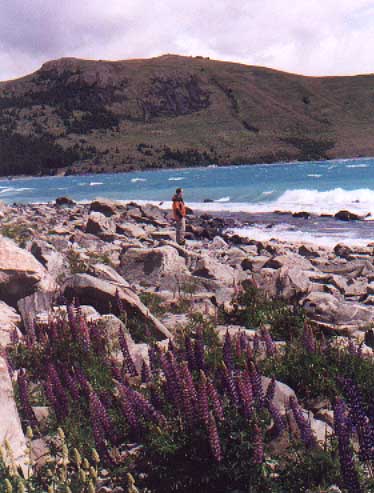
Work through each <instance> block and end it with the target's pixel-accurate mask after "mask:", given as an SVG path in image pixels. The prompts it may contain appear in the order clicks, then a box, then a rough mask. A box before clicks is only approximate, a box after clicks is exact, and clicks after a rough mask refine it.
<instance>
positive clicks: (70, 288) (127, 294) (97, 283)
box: [63, 274, 171, 337]
mask: <svg viewBox="0 0 374 493" xmlns="http://www.w3.org/2000/svg"><path fill="white" fill-rule="evenodd" d="M63 292H64V294H65V296H66V298H67V299H68V300H72V299H73V298H75V297H76V298H78V299H79V301H80V303H82V304H86V305H92V306H93V307H95V308H96V309H97V310H98V311H99V312H100V313H109V312H110V311H111V309H112V308H114V309H115V307H116V304H117V297H118V298H119V299H120V300H121V302H122V305H123V307H124V310H125V311H126V312H127V313H128V315H131V314H132V313H134V314H135V315H137V316H139V318H140V319H142V320H143V321H144V323H146V324H147V325H148V326H149V327H150V329H151V330H153V331H154V332H155V334H157V335H159V336H162V337H171V333H170V332H169V331H168V329H167V328H166V327H165V326H164V325H163V324H162V323H161V322H160V321H159V320H157V319H156V318H155V317H154V316H153V315H152V314H151V313H150V312H149V310H148V308H147V307H146V306H145V305H144V304H143V303H142V302H141V301H140V299H139V297H138V296H137V295H136V294H135V293H134V292H133V291H132V290H130V289H128V288H118V286H117V285H116V284H114V283H112V282H109V281H103V280H102V279H98V278H96V277H93V276H90V275H89V274H75V275H74V276H72V277H71V278H69V279H68V280H67V281H66V282H65V284H64V286H63ZM116 293H117V294H116Z"/></svg>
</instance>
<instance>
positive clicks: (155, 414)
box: [123, 386, 166, 425]
mask: <svg viewBox="0 0 374 493" xmlns="http://www.w3.org/2000/svg"><path fill="white" fill-rule="evenodd" d="M123 387H125V386H123ZM124 390H125V393H126V395H127V396H128V397H129V398H130V400H132V402H133V403H134V405H135V408H136V409H137V410H138V411H139V412H140V413H141V414H142V415H143V416H144V417H146V418H148V419H150V420H151V421H153V422H154V423H155V424H158V425H163V424H165V423H166V418H165V416H164V415H163V414H161V413H160V412H159V411H157V409H156V408H155V407H154V406H153V405H152V404H151V403H150V402H149V401H148V400H147V399H146V398H145V397H144V395H143V394H141V393H140V392H137V391H136V390H133V389H131V388H129V387H127V389H126V388H125V389H124Z"/></svg>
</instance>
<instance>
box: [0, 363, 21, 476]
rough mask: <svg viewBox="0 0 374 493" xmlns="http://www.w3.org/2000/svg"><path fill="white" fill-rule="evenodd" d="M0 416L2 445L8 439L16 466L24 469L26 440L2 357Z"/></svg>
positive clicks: (0, 365) (0, 368)
mask: <svg viewBox="0 0 374 493" xmlns="http://www.w3.org/2000/svg"><path fill="white" fill-rule="evenodd" d="M0 416H1V420H0V444H1V445H2V446H3V445H4V440H5V439H7V440H8V442H9V444H10V446H11V449H12V453H13V456H14V460H15V462H16V464H19V465H20V466H21V467H22V468H24V467H25V459H26V457H25V450H26V440H25V437H24V434H23V431H22V426H21V421H20V419H19V416H18V411H17V406H16V403H15V400H14V394H13V385H12V381H11V379H10V376H9V373H8V366H7V363H6V360H5V359H4V358H3V357H2V356H0ZM25 470H26V469H25Z"/></svg>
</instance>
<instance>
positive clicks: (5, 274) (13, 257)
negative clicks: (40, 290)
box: [0, 236, 47, 306]
mask: <svg viewBox="0 0 374 493" xmlns="http://www.w3.org/2000/svg"><path fill="white" fill-rule="evenodd" d="M46 277H47V271H46V270H45V268H44V267H43V266H42V264H41V263H40V262H38V261H37V260H36V258H35V257H34V256H33V255H32V254H31V253H29V252H27V251H26V250H23V249H22V248H19V247H18V246H17V245H16V244H15V243H14V241H12V240H10V239H8V238H4V237H2V236H0V300H3V301H5V302H6V303H8V304H10V305H12V306H15V305H16V303H17V301H18V300H19V299H20V298H24V297H25V296H29V295H30V294H32V293H33V292H34V291H35V290H36V289H37V286H38V284H39V283H41V281H44V280H45V278H46Z"/></svg>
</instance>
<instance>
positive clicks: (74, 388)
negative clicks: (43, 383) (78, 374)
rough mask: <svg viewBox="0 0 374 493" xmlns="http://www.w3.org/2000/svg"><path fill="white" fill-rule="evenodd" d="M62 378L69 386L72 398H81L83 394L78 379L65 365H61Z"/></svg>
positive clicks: (77, 399)
mask: <svg viewBox="0 0 374 493" xmlns="http://www.w3.org/2000/svg"><path fill="white" fill-rule="evenodd" d="M61 374H62V379H63V381H64V383H65V385H66V387H67V388H68V390H69V392H70V394H71V396H72V398H73V399H74V400H75V401H76V402H78V401H79V400H80V398H81V394H80V392H79V386H78V383H77V381H76V380H75V379H74V378H73V377H72V376H71V375H70V373H69V370H68V369H67V368H65V367H64V366H62V367H61Z"/></svg>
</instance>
